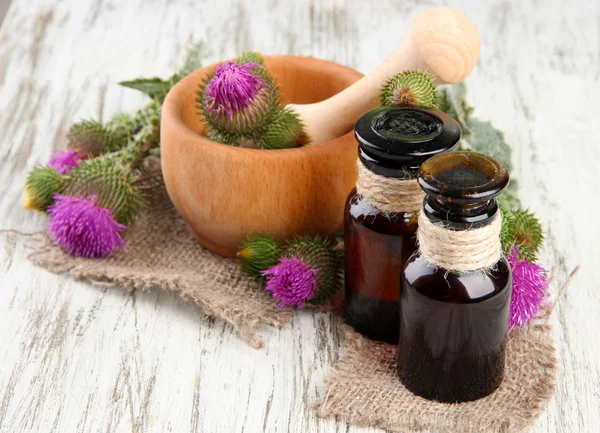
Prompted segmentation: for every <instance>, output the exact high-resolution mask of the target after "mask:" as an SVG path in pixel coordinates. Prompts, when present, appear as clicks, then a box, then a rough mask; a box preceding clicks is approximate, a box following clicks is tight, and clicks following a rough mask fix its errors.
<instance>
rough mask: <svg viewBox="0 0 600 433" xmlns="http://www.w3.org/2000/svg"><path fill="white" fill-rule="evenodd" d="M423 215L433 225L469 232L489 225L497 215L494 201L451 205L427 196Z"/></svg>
mask: <svg viewBox="0 0 600 433" xmlns="http://www.w3.org/2000/svg"><path fill="white" fill-rule="evenodd" d="M423 213H424V214H425V216H426V217H427V218H428V219H429V220H430V221H431V222H433V223H439V222H441V223H443V224H444V225H447V226H448V228H451V229H453V230H469V229H475V228H481V227H485V226H487V225H489V224H490V223H491V222H492V220H493V219H494V216H495V215H496V214H497V213H498V202H497V201H496V199H492V200H488V201H483V202H475V203H467V204H465V203H460V204H457V203H453V202H452V201H451V200H444V199H443V198H438V197H433V196H431V195H427V196H426V197H425V200H424V201H423Z"/></svg>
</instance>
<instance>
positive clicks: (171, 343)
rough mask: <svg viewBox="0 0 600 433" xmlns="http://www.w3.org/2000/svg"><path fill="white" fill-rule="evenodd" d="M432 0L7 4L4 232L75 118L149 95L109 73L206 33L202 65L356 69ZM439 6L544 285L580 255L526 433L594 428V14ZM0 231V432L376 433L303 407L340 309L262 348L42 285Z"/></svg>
mask: <svg viewBox="0 0 600 433" xmlns="http://www.w3.org/2000/svg"><path fill="white" fill-rule="evenodd" d="M430 6H434V4H433V3H431V2H427V1H412V2H405V3H399V2H394V1H380V2H377V5H376V6H374V4H373V3H369V2H343V1H334V0H318V1H317V0H314V1H309V0H303V1H295V2H276V1H270V0H257V1H256V2H252V4H250V3H249V2H235V1H232V0H222V1H219V2H209V1H197V2H186V1H184V0H180V1H172V2H167V1H159V0H156V1H153V2H144V1H142V0H136V1H130V2H118V1H93V0H79V1H71V0H68V1H63V2H59V3H57V2H54V1H50V0H30V1H24V0H14V4H13V5H12V6H11V8H10V9H9V11H8V14H7V17H6V20H5V23H4V24H3V26H2V28H1V30H0V131H1V133H0V164H1V165H0V167H1V168H0V215H1V217H0V227H1V228H8V227H13V228H17V229H19V230H22V231H29V232H32V231H35V230H39V229H42V228H43V227H44V225H45V221H44V217H42V216H40V215H35V214H31V213H26V212H24V211H22V210H21V209H20V201H21V187H22V184H23V181H24V179H25V176H26V172H27V170H28V169H29V168H31V167H32V166H33V165H35V164H36V163H39V162H44V161H46V160H47V159H48V156H49V155H50V153H51V152H52V149H56V148H61V147H62V146H63V145H64V142H63V136H64V133H65V131H66V130H67V128H68V126H69V125H70V123H71V122H73V121H74V120H77V119H80V118H90V117H96V118H98V117H101V118H107V117H110V116H111V115H112V114H114V113H115V112H117V111H120V110H128V111H131V110H135V109H136V108H138V107H140V106H141V105H142V104H143V103H144V99H143V97H141V96H138V95H136V94H135V92H133V91H130V90H126V89H120V88H118V87H117V86H114V85H113V84H112V83H114V82H117V81H119V80H122V79H129V78H133V77H136V76H138V75H143V76H148V75H167V74H169V73H170V72H171V71H172V70H173V68H174V66H175V65H176V62H177V59H178V57H179V53H180V52H181V49H182V47H183V46H184V45H185V43H186V42H187V41H189V40H195V39H204V40H206V41H207V42H208V44H209V46H210V48H211V52H210V53H209V56H208V58H207V59H206V61H207V63H208V62H212V61H215V60H217V59H222V58H224V57H230V56H233V55H235V54H236V53H238V52H239V51H241V50H243V49H254V50H259V51H263V52H265V53H293V54H301V55H313V56H316V57H323V58H327V59H331V60H335V61H338V62H341V63H344V64H348V65H351V66H354V67H356V68H358V69H360V70H362V71H364V72H367V71H368V70H369V69H370V68H372V67H374V66H375V65H376V64H377V63H378V62H379V61H380V60H381V59H383V58H384V57H385V56H386V54H387V53H388V52H389V51H390V50H391V49H392V48H393V47H394V46H395V44H396V42H397V41H398V40H400V38H401V37H402V34H403V32H404V30H405V29H406V28H407V25H408V23H409V21H410V18H411V17H412V16H413V15H414V14H416V13H417V12H418V11H419V10H421V9H423V8H425V7H430ZM453 6H454V7H457V8H459V9H461V10H463V11H465V12H466V13H467V14H468V15H469V16H470V17H471V18H472V19H473V21H474V22H475V23H476V24H477V25H478V27H479V29H480V31H481V37H482V47H483V50H482V59H481V62H480V65H479V67H478V68H477V69H476V70H475V72H474V73H473V75H472V76H471V77H470V78H469V79H468V86H469V89H470V99H471V101H472V102H473V103H474V105H475V106H476V107H477V114H478V115H479V116H480V117H481V118H485V119H492V120H493V122H494V123H495V124H496V125H497V126H499V127H500V128H502V129H503V130H504V131H506V135H507V139H508V141H509V142H510V143H512V144H513V146H514V147H515V160H516V161H515V162H516V165H517V169H516V172H515V176H516V177H518V178H519V180H520V184H521V191H522V193H521V195H522V198H523V202H524V203H526V204H527V205H529V206H530V207H531V208H532V209H533V210H534V211H536V212H538V213H539V214H540V215H541V216H542V218H543V220H544V223H545V225H546V227H547V228H548V242H547V248H546V250H545V251H544V254H543V257H542V259H543V262H544V263H546V264H547V265H548V266H554V265H556V266H557V281H562V280H564V279H565V278H566V276H567V274H568V272H570V270H571V269H572V268H573V267H574V266H575V265H576V264H581V265H582V266H583V267H582V271H581V272H580V274H579V275H578V277H577V279H576V280H575V281H574V283H573V284H572V286H571V287H570V288H569V290H568V292H567V293H566V295H565V296H564V299H563V301H562V302H561V304H560V305H559V307H558V308H557V310H556V311H555V314H554V316H553V318H552V320H553V322H554V324H555V325H556V337H557V341H558V352H559V353H558V354H559V357H560V365H561V369H560V375H559V382H558V390H557V394H556V397H555V398H554V400H553V402H552V403H551V405H550V407H549V408H548V410H547V411H546V412H545V414H544V415H543V417H542V418H541V419H540V420H539V421H538V422H537V423H536V425H535V426H534V427H533V429H532V431H535V432H549V433H550V432H552V433H554V432H578V431H592V430H593V428H594V427H597V426H598V425H600V414H599V413H598V410H597V408H598V406H599V403H600V361H599V360H600V356H599V355H600V354H599V353H598V352H599V348H598V345H597V344H595V341H596V340H595V336H596V335H597V332H594V331H597V330H598V328H599V324H600V319H599V317H598V311H600V294H599V293H598V291H597V290H595V288H596V286H597V285H598V283H600V281H599V279H598V277H597V275H596V273H595V266H596V262H597V261H599V259H600V255H599V254H598V249H597V248H595V245H594V243H595V242H597V240H598V239H600V230H599V229H598V227H597V225H594V222H595V215H596V213H597V211H598V206H597V205H596V204H595V202H594V200H593V199H592V197H593V194H594V192H595V191H597V190H598V189H599V188H600V180H599V178H598V176H596V172H597V167H596V164H597V162H598V161H599V160H600V150H598V149H599V148H598V147H597V145H596V143H597V142H598V141H599V139H600V133H599V130H598V128H597V126H596V125H595V117H596V114H597V108H596V101H598V100H600V86H599V85H598V84H599V81H600V58H599V57H600V46H599V45H600V34H599V32H600V25H599V24H600V22H599V17H600V6H599V5H598V3H597V2H595V1H587V2H580V3H579V4H578V6H579V7H575V5H573V6H572V7H570V6H569V5H565V4H563V3H562V2H560V1H559V0H553V1H551V2H546V3H544V4H543V5H541V4H536V3H534V2H527V1H523V2H503V1H500V0H496V1H490V2H487V3H485V4H483V3H481V2H478V1H476V0H462V1H460V2H455V3H453ZM584 200H586V202H585V204H584V203H583V201H584ZM0 236H1V237H0V244H1V247H0V274H1V275H2V278H1V281H2V284H1V289H0V317H2V318H3V323H4V326H3V327H1V328H0V359H1V360H2V362H0V431H2V432H4V431H6V432H11V433H12V432H32V431H35V432H51V431H65V432H74V431H76V432H120V431H134V432H140V433H141V432H164V431H172V432H184V431H190V432H208V431H210V432H213V431H214V432H231V431H247V432H255V431H263V430H264V431H268V432H275V431H290V432H304V431H319V432H334V431H336V432H337V431H357V432H358V431H364V432H368V431H375V430H374V429H360V428H356V427H354V426H347V425H346V424H345V423H344V422H336V421H335V420H333V419H327V420H322V419H317V418H316V416H315V414H314V411H313V410H312V409H311V404H312V403H314V402H316V401H317V400H318V399H319V398H320V397H322V393H323V388H322V382H323V378H324V376H325V375H326V372H327V370H328V368H329V366H330V365H331V363H332V361H333V360H334V359H335V358H336V357H337V356H338V353H339V351H340V350H343V341H342V337H341V333H340V329H339V319H338V318H332V317H329V316H326V315H324V314H316V315H312V314H307V313H300V314H296V315H295V316H294V320H293V322H292V324H291V325H288V326H286V327H285V328H284V329H283V330H281V331H277V330H272V329H267V330H265V333H266V336H267V339H266V348H265V349H264V350H260V351H257V350H254V349H251V348H250V347H248V346H246V345H245V344H244V343H242V342H241V341H240V340H239V339H238V338H237V336H236V335H235V333H234V332H233V331H232V330H231V329H230V328H229V327H227V325H225V324H224V323H222V322H219V321H213V320H210V319H207V318H205V317H204V316H203V315H202V313H201V312H200V311H199V310H198V308H197V307H195V306H194V305H190V304H187V303H185V302H183V301H182V300H180V299H179V298H178V297H177V296H176V295H174V294H172V293H165V292H160V291H152V292H149V293H148V292H145V293H135V294H133V295H129V294H127V293H126V292H125V291H122V290H118V289H99V288H97V287H92V286H90V285H87V284H85V283H81V282H77V281H72V280H71V279H69V278H67V277H65V276H55V275H52V274H49V273H47V272H45V271H43V270H38V269H35V268H34V267H33V266H32V265H31V264H30V263H29V262H28V261H27V260H26V254H27V250H26V249H25V245H24V239H22V238H20V237H18V236H16V235H14V234H4V235H0Z"/></svg>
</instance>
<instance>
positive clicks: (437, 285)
mask: <svg viewBox="0 0 600 433" xmlns="http://www.w3.org/2000/svg"><path fill="white" fill-rule="evenodd" d="M511 291H512V274H511V271H510V267H509V264H508V262H507V261H506V259H505V258H504V257H502V259H501V260H500V261H499V262H498V263H497V264H496V266H494V267H493V268H492V271H489V272H488V273H484V272H482V271H473V272H470V273H467V274H464V275H459V274H457V273H454V272H451V271H447V270H445V269H440V268H435V267H433V266H432V265H431V264H430V263H429V262H428V261H427V260H426V259H425V258H424V257H423V256H422V255H421V253H420V252H418V251H417V252H415V253H414V254H413V256H412V257H411V258H410V259H408V261H407V262H406V265H405V267H404V273H403V276H402V291H401V293H402V295H401V300H400V336H399V342H398V374H399V376H400V379H401V380H402V382H403V383H404V385H405V386H406V387H407V388H408V389H409V390H411V391H412V392H413V393H415V394H417V395H419V396H421V397H425V398H428V399H431V400H438V401H442V402H462V401H472V400H476V399H479V398H481V397H484V396H486V395H489V394H491V393H492V392H493V391H494V390H495V389H496V388H498V386H499V385H500V383H501V382H502V379H503V377H504V363H505V358H506V353H505V347H506V334H507V327H508V314H509V309H510V296H511Z"/></svg>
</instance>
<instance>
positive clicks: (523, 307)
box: [507, 246, 549, 330]
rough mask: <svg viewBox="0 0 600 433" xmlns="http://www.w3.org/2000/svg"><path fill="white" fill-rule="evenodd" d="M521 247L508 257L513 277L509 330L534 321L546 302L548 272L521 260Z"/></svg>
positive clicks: (515, 248) (516, 248)
mask: <svg viewBox="0 0 600 433" xmlns="http://www.w3.org/2000/svg"><path fill="white" fill-rule="evenodd" d="M518 253H519V247H517V246H515V247H514V248H513V250H512V253H511V254H510V256H509V257H507V260H508V263H509V264H510V268H511V269H512V275H513V290H512V297H511V300H510V316H509V320H508V327H509V330H512V329H513V328H514V327H516V326H518V327H523V326H525V325H526V324H527V323H529V322H530V321H531V319H533V318H534V317H535V316H536V315H537V313H538V311H539V310H540V306H541V305H542V303H543V302H544V299H545V296H546V289H547V288H548V283H549V281H548V272H547V271H546V270H545V269H544V268H542V267H541V266H539V265H536V264H535V263H531V262H530V261H528V260H519V259H518V258H517V254H518Z"/></svg>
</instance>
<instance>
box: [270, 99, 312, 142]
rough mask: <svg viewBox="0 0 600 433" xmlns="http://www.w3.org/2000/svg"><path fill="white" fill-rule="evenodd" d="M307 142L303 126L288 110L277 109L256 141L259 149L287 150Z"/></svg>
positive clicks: (295, 115)
mask: <svg viewBox="0 0 600 433" xmlns="http://www.w3.org/2000/svg"><path fill="white" fill-rule="evenodd" d="M308 142H309V139H308V136H307V135H306V133H305V132H304V124H303V123H302V120H300V118H299V117H298V115H297V114H296V113H295V112H294V111H293V110H291V109H290V108H280V109H278V110H277V111H276V112H275V114H274V116H273V119H272V120H271V122H270V123H269V125H267V128H266V130H265V132H264V134H262V135H261V137H260V139H259V141H258V147H259V148H261V149H288V148H291V147H298V146H302V145H304V144H307V143H308Z"/></svg>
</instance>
